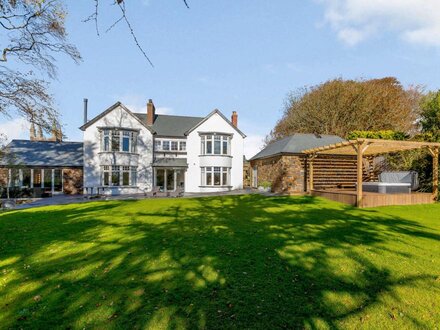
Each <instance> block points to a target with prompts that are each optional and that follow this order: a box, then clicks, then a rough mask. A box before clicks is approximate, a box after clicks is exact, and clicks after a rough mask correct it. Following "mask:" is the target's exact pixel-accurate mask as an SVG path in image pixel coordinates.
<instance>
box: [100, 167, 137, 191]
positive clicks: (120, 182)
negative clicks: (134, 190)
mask: <svg viewBox="0 0 440 330" xmlns="http://www.w3.org/2000/svg"><path fill="white" fill-rule="evenodd" d="M136 184H137V169H136V167H135V166H110V165H104V166H102V185H103V186H113V187H118V186H135V185H136Z"/></svg>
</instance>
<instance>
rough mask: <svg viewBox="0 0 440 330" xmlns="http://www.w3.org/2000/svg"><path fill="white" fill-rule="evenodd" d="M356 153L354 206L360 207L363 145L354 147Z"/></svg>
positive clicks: (361, 143) (359, 144)
mask: <svg viewBox="0 0 440 330" xmlns="http://www.w3.org/2000/svg"><path fill="white" fill-rule="evenodd" d="M356 152H357V161H356V166H357V172H356V174H357V175H356V177H357V185H356V206H357V207H360V206H361V203H362V197H363V196H362V175H363V172H362V162H363V154H364V143H363V142H360V143H358V145H357V146H356Z"/></svg>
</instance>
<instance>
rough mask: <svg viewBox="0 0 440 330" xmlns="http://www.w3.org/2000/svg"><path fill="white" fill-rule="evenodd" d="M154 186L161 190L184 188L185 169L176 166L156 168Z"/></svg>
mask: <svg viewBox="0 0 440 330" xmlns="http://www.w3.org/2000/svg"><path fill="white" fill-rule="evenodd" d="M154 172H155V174H154V175H155V177H154V179H155V180H154V186H155V187H158V188H159V189H160V190H161V191H175V190H176V189H177V188H178V187H179V188H182V189H183V188H184V185H185V174H184V171H182V170H180V169H174V168H156V169H155V171H154Z"/></svg>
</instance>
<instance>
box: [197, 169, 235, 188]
mask: <svg viewBox="0 0 440 330" xmlns="http://www.w3.org/2000/svg"><path fill="white" fill-rule="evenodd" d="M216 174H219V175H220V184H218V185H216V184H215V175H216ZM224 174H226V182H224V181H225V180H224V176H223V175H224ZM200 175H201V180H200V181H201V182H200V183H201V186H203V187H212V188H221V187H229V186H230V185H231V168H230V167H220V166H206V167H201V168H200ZM208 177H209V179H208Z"/></svg>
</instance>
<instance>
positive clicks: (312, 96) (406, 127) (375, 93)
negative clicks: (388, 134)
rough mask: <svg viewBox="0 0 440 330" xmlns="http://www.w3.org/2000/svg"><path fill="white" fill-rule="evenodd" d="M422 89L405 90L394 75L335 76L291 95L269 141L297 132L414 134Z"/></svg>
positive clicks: (341, 134)
mask: <svg viewBox="0 0 440 330" xmlns="http://www.w3.org/2000/svg"><path fill="white" fill-rule="evenodd" d="M420 95H421V93H420V89H419V88H418V87H410V88H407V89H405V88H404V87H403V86H402V85H401V83H400V82H399V81H398V80H397V79H396V78H393V77H388V78H382V79H371V80H343V79H334V80H330V81H327V82H325V83H323V84H319V85H316V86H312V87H304V88H301V89H299V90H296V91H294V92H292V93H291V94H289V95H288V98H287V101H286V103H285V108H284V113H283V116H282V118H281V119H280V120H279V121H278V123H277V124H276V126H275V128H274V129H273V130H272V132H271V133H270V135H269V136H268V137H267V142H271V141H275V140H279V139H281V138H283V137H285V136H289V135H292V134H293V133H318V134H335V135H339V136H341V137H347V136H348V134H349V133H350V132H353V131H356V130H358V131H359V130H361V131H383V130H391V131H396V132H404V133H406V134H407V133H412V132H413V131H414V130H415V122H416V118H417V114H418V111H419V100H420Z"/></svg>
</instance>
